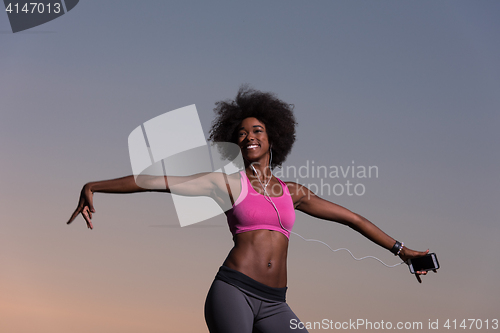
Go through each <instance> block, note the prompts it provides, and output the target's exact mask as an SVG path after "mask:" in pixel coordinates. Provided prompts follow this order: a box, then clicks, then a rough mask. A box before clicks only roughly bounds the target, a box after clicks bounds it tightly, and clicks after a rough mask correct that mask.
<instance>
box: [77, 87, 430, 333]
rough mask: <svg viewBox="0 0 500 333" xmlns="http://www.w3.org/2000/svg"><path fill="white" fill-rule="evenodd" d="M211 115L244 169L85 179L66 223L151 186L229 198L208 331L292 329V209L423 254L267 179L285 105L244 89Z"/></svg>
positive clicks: (288, 129)
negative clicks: (226, 247)
mask: <svg viewBox="0 0 500 333" xmlns="http://www.w3.org/2000/svg"><path fill="white" fill-rule="evenodd" d="M215 112H216V114H217V118H216V119H215V121H214V123H213V125H212V129H211V131H210V140H211V141H213V142H233V143H236V144H237V145H238V146H239V147H240V149H241V154H242V156H243V160H244V171H241V172H240V173H236V174H231V175H224V177H221V174H220V173H206V174H202V176H203V177H200V175H193V176H190V177H170V176H169V177H150V178H146V179H143V182H142V183H141V187H139V186H138V185H137V184H136V181H135V179H134V176H128V177H124V178H118V179H113V180H107V181H99V182H91V183H88V184H86V185H85V186H84V187H83V189H82V192H81V195H80V201H79V204H78V207H77V208H76V210H75V211H74V213H73V215H72V216H71V218H70V219H69V221H68V224H69V223H71V222H72V221H73V220H74V219H75V217H76V216H77V215H78V214H82V216H83V218H84V219H85V221H86V223H87V226H88V227H89V228H90V229H92V222H91V219H92V213H93V212H95V210H94V207H93V205H92V201H93V193H94V192H103V193H132V192H144V191H150V190H148V189H155V188H156V189H158V190H157V191H164V192H172V191H171V189H172V188H173V187H174V186H175V187H176V192H175V193H177V194H185V195H204V196H210V197H212V198H213V199H214V200H215V201H216V202H217V203H218V204H219V205H221V207H222V206H225V205H227V204H228V202H227V201H228V200H230V201H231V202H230V207H232V208H231V209H229V210H228V211H227V212H226V216H227V220H228V225H229V229H230V231H231V233H232V234H233V241H234V247H233V248H232V249H231V251H230V252H229V255H228V256H227V258H226V260H225V261H224V263H223V265H222V266H221V267H220V268H219V272H218V273H217V275H216V277H215V280H214V282H213V284H212V286H211V288H210V290H209V292H208V295H207V299H206V303H205V320H206V323H207V326H208V328H209V330H210V332H212V333H229V332H232V333H235V332H238V333H239V332H241V333H251V332H262V333H265V332H272V333H280V332H294V331H296V330H294V329H292V328H291V326H290V323H291V320H292V319H296V320H297V321H298V318H297V317H296V316H295V314H294V313H293V312H292V310H291V309H290V307H289V306H288V304H287V303H286V301H285V294H286V289H287V287H286V285H287V266H286V261H287V252H288V241H289V237H290V232H291V229H292V227H293V224H294V221H295V211H294V210H295V209H297V210H300V211H302V212H304V213H306V214H309V215H311V216H314V217H318V218H322V219H325V220H329V221H334V222H338V223H342V224H345V225H348V226H349V227H351V228H352V229H354V230H356V231H358V232H359V233H361V234H363V235H364V236H365V237H366V238H368V239H369V240H371V241H372V242H374V243H376V244H378V245H380V246H382V247H384V248H386V249H388V250H390V251H391V252H393V253H394V254H396V255H398V256H399V257H400V258H401V259H402V260H403V261H406V260H408V259H411V258H415V257H420V256H423V255H425V254H427V253H428V252H429V250H427V251H425V252H419V251H413V250H410V249H409V248H407V247H405V246H403V244H402V243H399V242H397V241H396V240H394V239H393V238H391V237H389V236H388V235H387V234H385V233H384V232H383V231H381V230H380V229H379V228H377V227H376V226H375V225H374V224H372V223H371V222H370V221H368V220H367V219H365V218H364V217H362V216H360V215H358V214H355V213H353V212H351V211H349V210H348V209H346V208H344V207H341V206H339V205H336V204H334V203H331V202H329V201H326V200H323V199H321V198H320V197H318V196H316V195H315V194H314V193H312V192H311V191H310V190H309V189H307V188H306V187H304V186H302V185H300V184H297V183H294V182H286V183H285V182H283V181H281V180H280V179H278V178H276V177H275V176H273V174H272V169H274V168H275V167H277V166H280V165H281V164H282V163H283V162H284V161H285V159H286V157H287V155H288V154H289V153H290V151H291V148H292V145H293V143H294V141H295V125H296V122H295V118H294V116H293V113H292V109H291V106H290V105H289V104H286V103H284V102H283V101H281V100H279V99H278V98H276V96H274V95H273V94H271V93H263V92H260V91H256V90H253V89H249V88H247V87H245V86H244V87H242V88H240V90H239V91H238V94H237V96H236V99H235V100H234V101H221V102H218V103H216V108H215ZM186 180H189V182H186ZM145 184H146V185H145ZM144 187H146V188H148V189H145V188H144ZM228 198H229V199H228ZM421 274H426V272H417V274H416V277H417V280H418V281H419V282H421V280H420V277H419V275H421ZM302 331H303V332H305V329H304V330H302Z"/></svg>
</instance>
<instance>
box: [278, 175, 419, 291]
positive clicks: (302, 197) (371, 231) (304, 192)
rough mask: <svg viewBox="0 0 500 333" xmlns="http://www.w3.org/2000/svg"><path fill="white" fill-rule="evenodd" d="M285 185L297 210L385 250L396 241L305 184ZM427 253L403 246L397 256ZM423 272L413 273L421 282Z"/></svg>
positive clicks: (412, 256)
mask: <svg viewBox="0 0 500 333" xmlns="http://www.w3.org/2000/svg"><path fill="white" fill-rule="evenodd" d="M287 185H288V188H289V190H290V194H291V195H292V199H293V202H294V205H295V208H296V209H297V210H300V211H302V212H304V213H306V214H308V215H311V216H314V217H317V218H320V219H324V220H328V221H334V222H338V223H341V224H344V225H347V226H349V227H350V228H352V229H354V230H356V231H358V232H359V233H360V234H362V235H363V236H365V237H366V238H368V239H369V240H371V241H372V242H374V243H376V244H378V245H380V246H382V247H384V248H386V249H387V250H391V249H392V247H393V246H394V244H395V243H396V240H395V239H393V238H392V237H390V236H389V235H387V234H386V233H385V232H383V231H382V230H380V229H379V228H378V227H377V226H376V225H375V224H373V223H371V222H370V221H368V220H367V219H366V218H364V217H363V216H361V215H359V214H356V213H353V212H351V211H350V210H348V209H346V208H344V207H342V206H339V205H337V204H334V203H332V202H330V201H327V200H324V199H321V198H320V197H318V196H317V195H315V194H314V193H313V192H311V191H310V190H309V189H308V188H306V187H305V186H302V185H299V184H296V183H291V182H290V183H287ZM427 253H429V250H427V251H423V252H422V251H414V250H411V249H409V248H407V247H403V248H402V249H401V251H400V253H399V257H400V258H401V260H403V261H405V262H406V261H407V260H408V259H412V258H417V257H421V256H424V255H426V254H427ZM425 274H427V272H417V274H415V275H416V277H417V280H418V281H419V282H422V281H421V279H420V276H419V275H425Z"/></svg>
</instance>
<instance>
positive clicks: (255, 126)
mask: <svg viewBox="0 0 500 333" xmlns="http://www.w3.org/2000/svg"><path fill="white" fill-rule="evenodd" d="M252 127H260V128H262V129H264V127H263V126H261V125H253V126H252ZM242 129H245V127H241V128H240V129H239V131H241V130H242Z"/></svg>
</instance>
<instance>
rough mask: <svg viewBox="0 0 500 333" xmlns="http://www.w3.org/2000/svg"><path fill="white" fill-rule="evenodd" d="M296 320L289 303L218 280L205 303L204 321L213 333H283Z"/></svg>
mask: <svg viewBox="0 0 500 333" xmlns="http://www.w3.org/2000/svg"><path fill="white" fill-rule="evenodd" d="M292 319H295V320H296V321H295V322H296V323H298V322H299V319H298V318H297V316H296V315H295V314H294V313H293V311H292V310H291V309H290V307H289V306H288V304H286V302H280V301H273V300H269V299H266V298H263V297H261V296H258V295H256V294H253V293H251V292H248V291H246V290H244V289H242V288H239V287H235V286H233V285H231V284H229V283H227V282H224V281H221V280H215V281H214V282H213V283H212V286H211V287H210V290H209V292H208V295H207V299H206V301H205V321H206V323H207V326H208V329H209V330H210V333H252V332H253V333H283V332H297V331H299V332H301V333H307V330H306V329H303V330H299V329H292V328H291V327H290V320H292Z"/></svg>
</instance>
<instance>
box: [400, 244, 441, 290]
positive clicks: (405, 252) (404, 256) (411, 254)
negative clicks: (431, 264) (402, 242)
mask: <svg viewBox="0 0 500 333" xmlns="http://www.w3.org/2000/svg"><path fill="white" fill-rule="evenodd" d="M428 253H429V250H427V251H424V252H421V251H414V250H410V249H409V248H407V247H403V249H402V250H401V252H400V253H399V257H400V258H401V260H403V261H404V262H405V263H407V264H408V259H413V258H418V257H423V256H425V255H427V254H428ZM432 271H433V272H434V273H437V271H436V270H435V269H433V270H432ZM420 275H427V271H418V272H415V277H416V278H417V281H418V282H419V283H422V279H421V278H420Z"/></svg>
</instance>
